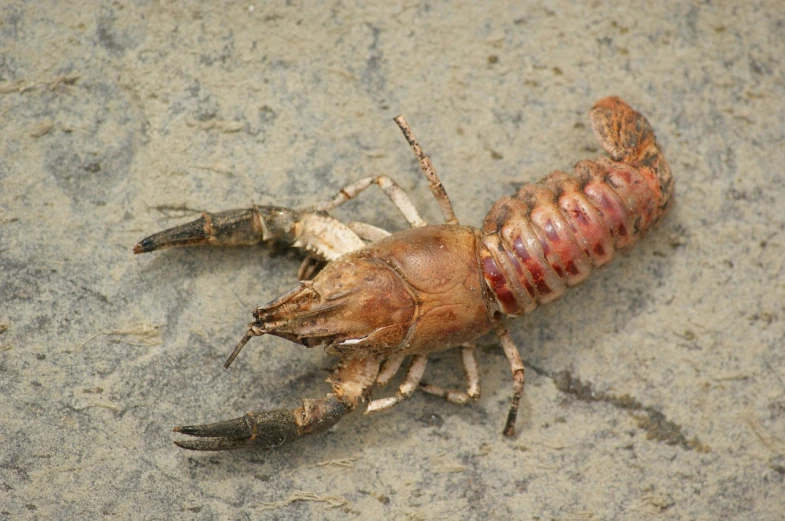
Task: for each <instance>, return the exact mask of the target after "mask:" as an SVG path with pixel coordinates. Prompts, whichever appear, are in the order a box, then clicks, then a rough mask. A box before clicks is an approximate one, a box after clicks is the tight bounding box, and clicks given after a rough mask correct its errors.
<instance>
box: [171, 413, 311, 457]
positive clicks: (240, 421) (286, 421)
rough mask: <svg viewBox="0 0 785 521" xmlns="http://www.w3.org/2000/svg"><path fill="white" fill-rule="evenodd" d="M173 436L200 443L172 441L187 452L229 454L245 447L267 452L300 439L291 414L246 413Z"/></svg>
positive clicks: (178, 428) (190, 428)
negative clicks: (205, 451)
mask: <svg viewBox="0 0 785 521" xmlns="http://www.w3.org/2000/svg"><path fill="white" fill-rule="evenodd" d="M173 431H174V432H179V433H181V434H185V435H187V436H194V437H196V438H210V439H202V440H175V442H174V443H175V445H177V446H178V447H182V448H184V449H189V450H231V449H240V448H243V447H248V446H255V447H259V448H264V449H270V448H273V447H277V446H279V445H283V444H284V443H288V442H290V441H293V440H294V439H296V438H299V437H300V435H301V434H300V433H299V432H298V427H297V424H296V423H295V417H294V415H293V414H292V412H291V411H287V410H275V411H267V412H249V413H247V414H246V415H245V416H243V417H241V418H234V419H232V420H226V421H221V422H216V423H208V424H204V425H187V426H183V427H175V428H174V429H173Z"/></svg>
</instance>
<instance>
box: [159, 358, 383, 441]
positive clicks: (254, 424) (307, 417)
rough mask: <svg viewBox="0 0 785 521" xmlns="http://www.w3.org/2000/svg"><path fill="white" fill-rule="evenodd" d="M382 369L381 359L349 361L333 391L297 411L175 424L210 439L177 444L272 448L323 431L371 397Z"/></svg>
mask: <svg viewBox="0 0 785 521" xmlns="http://www.w3.org/2000/svg"><path fill="white" fill-rule="evenodd" d="M378 371H379V362H378V361H377V360H376V359H374V358H366V359H362V360H353V361H350V362H346V363H345V364H343V365H341V366H339V367H338V368H337V369H336V370H335V372H334V373H333V375H332V376H331V377H330V378H329V379H328V381H329V382H330V383H331V384H332V386H333V391H332V392H331V393H329V394H327V396H325V397H324V398H322V399H319V400H303V405H302V407H300V408H298V409H295V410H293V411H289V410H285V409H279V410H275V411H265V412H249V413H247V414H246V415H245V416H243V417H241V418H236V419H233V420H227V421H222V422H218V423H211V424H206V425H189V426H185V427H175V428H174V432H179V433H182V434H186V435H188V436H194V437H197V438H206V439H200V440H182V441H179V440H178V441H175V444H176V445H178V446H179V447H182V448H184V449H190V450H227V449H239V448H243V447H258V448H265V449H270V448H273V447H277V446H279V445H283V444H284V443H290V442H292V441H294V440H296V439H297V438H300V437H301V436H305V435H306V434H313V433H317V432H322V431H324V430H327V429H328V428H330V427H332V426H333V425H335V424H336V423H337V422H338V420H340V419H341V418H342V417H343V416H345V415H346V414H347V413H349V412H351V411H352V410H354V409H355V408H356V407H357V405H358V404H359V403H360V402H363V401H365V400H366V399H367V398H368V394H369V393H370V390H371V388H372V387H373V385H374V383H375V382H376V374H377V373H378Z"/></svg>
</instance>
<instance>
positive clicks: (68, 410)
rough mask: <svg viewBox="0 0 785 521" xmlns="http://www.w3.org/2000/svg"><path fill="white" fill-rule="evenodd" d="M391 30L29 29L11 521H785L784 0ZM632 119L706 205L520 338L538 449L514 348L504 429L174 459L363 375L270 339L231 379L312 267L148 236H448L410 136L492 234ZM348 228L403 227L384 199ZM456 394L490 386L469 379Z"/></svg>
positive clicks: (130, 21)
mask: <svg viewBox="0 0 785 521" xmlns="http://www.w3.org/2000/svg"><path fill="white" fill-rule="evenodd" d="M387 3H388V2H358V3H356V4H355V3H352V2H332V3H324V4H321V5H318V6H317V5H315V4H316V3H307V2H290V3H287V4H284V3H282V2H271V3H269V5H262V4H261V3H259V4H257V3H253V2H251V3H249V2H208V1H205V2H112V3H107V2H85V3H84V6H83V7H80V8H79V9H76V8H74V7H72V6H67V5H65V3H63V2H54V1H36V2H33V1H29V2H19V1H14V0H8V1H5V2H3V3H2V5H0V330H3V329H4V331H3V332H2V333H0V396H2V400H0V518H2V519H99V518H101V519H171V518H180V519H200V520H211V519H215V520H217V519H306V518H325V519H347V518H348V519H385V518H386V519H470V520H475V519H476V520H485V519H532V520H536V519H539V520H550V519H560V520H568V519H569V520H578V519H586V520H592V519H597V520H599V519H649V518H651V519H695V520H715V519H754V520H759V521H766V520H775V519H782V512H783V511H785V484H783V480H784V479H785V349H784V348H783V343H785V308H784V307H783V302H785V282H783V281H784V280H785V233H784V232H783V228H784V226H785V211H783V209H782V203H781V201H782V200H783V198H785V183H783V164H784V163H785V146H784V145H785V143H783V136H785V72H784V71H785V38H783V37H782V34H783V31H785V11H783V9H782V8H781V7H782V6H781V4H780V3H779V2H777V1H775V0H771V1H768V2H766V1H763V2H753V3H746V5H747V6H746V7H742V6H741V5H738V4H739V3H735V2H711V3H700V4H697V3H695V4H694V5H689V4H692V3H688V2H678V1H673V0H671V1H665V2H648V3H638V2H623V3H624V4H627V5H625V6H619V5H613V4H618V3H614V2H588V3H584V2H568V1H566V0H559V1H557V2H547V3H545V2H542V3H540V2H515V3H514V4H515V5H509V6H504V5H503V4H505V2H499V3H498V4H499V5H484V6H475V5H472V4H471V3H468V2H461V3H450V5H449V6H446V5H442V4H441V3H434V2H423V3H417V2H413V3H408V4H406V5H405V6H403V7H389V6H386V4H387ZM312 4H314V5H312ZM511 4H512V3H511ZM580 4H586V5H580ZM611 94H617V95H620V96H622V97H624V98H625V99H627V100H628V101H629V102H630V103H631V104H632V105H633V106H634V107H636V108H638V109H639V110H640V111H641V112H643V113H644V114H646V116H647V117H648V118H649V119H650V121H651V122H652V124H653V126H654V128H655V129H656V131H657V133H658V136H659V139H660V141H661V142H662V144H663V146H664V148H665V150H666V154H667V157H668V158H669V160H670V162H671V165H672V168H673V172H674V176H675V177H676V179H677V195H676V197H677V202H676V205H675V207H674V209H673V211H672V213H671V214H670V215H669V216H668V218H667V219H666V220H665V221H664V223H663V224H662V226H660V227H659V228H658V229H657V230H655V231H654V232H653V233H651V234H650V236H649V237H647V238H646V240H645V241H644V242H642V243H641V244H640V245H639V247H637V248H636V249H635V250H634V251H633V252H632V253H630V254H629V255H626V256H625V257H624V258H620V259H617V260H616V261H614V263H613V264H612V265H611V266H610V267H609V268H608V269H604V270H602V271H601V272H600V273H598V274H596V275H595V276H594V277H593V278H592V279H590V280H589V281H588V282H587V283H586V284H584V285H583V286H582V287H580V288H578V289H576V290H574V291H572V292H571V294H570V295H568V296H567V297H565V299H564V300H562V301H561V302H558V303H555V304H552V305H550V306H548V307H545V308H542V309H540V310H537V311H536V312H535V313H534V314H532V315H531V316H529V317H526V318H525V319H521V320H518V321H517V322H514V323H513V324H512V325H511V328H512V329H511V331H512V335H513V338H514V339H515V340H516V342H518V343H519V345H520V347H521V350H522V353H523V356H524V360H525V361H526V363H527V364H528V368H529V370H528V372H527V386H526V394H525V397H524V402H523V408H522V411H521V418H520V420H519V423H518V429H519V433H518V435H517V437H516V438H514V439H512V440H509V439H503V438H502V436H501V429H502V426H503V423H504V419H505V414H506V409H507V406H508V400H509V396H510V390H511V380H510V377H509V369H508V366H507V363H506V361H505V359H504V356H503V354H502V352H501V350H500V349H499V348H498V346H497V345H496V343H495V341H494V339H493V338H490V337H489V338H485V339H483V341H482V342H481V344H482V348H481V349H480V365H481V376H482V378H483V395H482V398H481V399H480V401H479V402H478V403H476V404H472V405H469V406H466V407H459V406H456V405H451V404H445V403H443V402H442V401H440V400H438V399H436V398H433V397H430V396H425V395H423V394H420V393H418V394H416V395H415V396H414V397H413V398H412V399H410V400H409V401H407V402H406V403H403V404H401V405H400V406H398V407H397V408H396V409H395V410H393V411H391V412H390V413H388V414H384V415H379V416H376V417H364V416H362V415H361V414H354V415H352V416H351V417H349V418H347V419H346V420H344V421H343V422H341V423H340V424H339V425H338V426H337V427H336V429H335V430H333V431H332V432H329V433H327V434H324V435H321V436H314V437H311V438H310V439H305V440H301V442H299V443H297V444H295V445H292V446H289V447H283V448H281V449H280V450H275V451H268V452H262V451H244V452H234V453H213V454H197V453H190V452H186V451H182V450H180V449H178V448H176V447H175V446H174V445H173V444H172V439H173V434H171V432H170V431H171V428H172V426H174V425H178V424H184V423H185V424H188V423H196V422H202V421H212V420H217V419H225V418H231V417H236V416H239V415H240V414H242V413H243V412H245V411H246V410H263V409H269V408H278V407H295V406H296V405H297V404H298V401H299V399H300V398H302V397H309V396H320V395H322V393H324V392H325V391H326V389H327V387H326V385H325V384H323V383H322V380H323V379H324V377H325V376H326V371H327V370H328V369H329V368H330V366H331V365H332V363H333V360H331V359H330V358H329V357H327V356H326V355H325V354H323V353H320V352H316V351H307V350H305V349H303V348H298V347H297V346H294V345H292V344H288V343H286V342H285V341H282V340H279V339H272V338H263V339H255V340H254V341H253V342H252V343H251V344H250V345H249V346H248V347H247V348H246V350H245V351H244V352H243V354H242V355H241V357H240V358H239V359H238V361H237V362H236V363H235V365H234V366H233V367H232V368H231V370H229V371H225V370H224V369H223V368H222V367H221V364H222V363H223V361H224V359H225V357H226V356H227V354H228V353H229V352H230V351H231V349H232V347H233V346H234V344H235V342H236V341H237V340H238V339H239V337H240V336H241V335H242V333H243V331H244V326H245V324H246V323H247V322H248V321H249V320H250V319H251V316H250V312H251V310H252V308H253V307H254V306H255V305H258V304H261V303H264V302H266V301H268V300H270V299H272V298H274V297H276V296H278V295H279V294H280V293H282V292H283V291H285V290H287V289H288V288H289V287H290V286H291V285H292V284H293V283H294V281H295V271H296V268H297V266H298V262H299V259H298V257H297V255H296V254H293V253H283V252H281V251H278V250H275V249H269V248H236V249H231V250H217V249H216V250H210V249H201V250H198V249H197V250H191V251H186V250H180V251H170V252H164V253H159V254H153V255H143V256H136V257H135V256H133V255H132V254H131V247H132V246H133V245H134V244H135V242H136V241H138V240H139V239H140V238H142V237H143V236H145V235H147V234H149V233H151V232H154V231H158V230H161V229H163V228H166V227H170V226H172V225H175V224H179V223H181V222H184V221H187V220H189V219H192V218H195V216H196V215H197V212H198V211H201V210H203V209H211V210H222V209H230V208H237V207H244V206H248V205H250V204H251V203H257V204H277V205H284V206H292V207H297V206H300V205H306V204H310V203H315V202H318V201H320V200H322V199H324V198H326V197H328V196H330V195H332V194H334V193H335V192H336V191H337V190H338V189H339V188H340V187H342V186H344V185H346V184H348V183H349V182H351V181H353V180H355V179H358V178H360V177H362V176H366V175H371V174H377V173H387V174H389V175H392V176H393V177H395V178H396V179H397V180H399V182H400V183H401V184H402V185H403V186H404V187H405V188H406V189H407V190H409V191H410V193H411V194H412V197H413V198H414V200H415V202H416V203H417V205H418V206H419V207H420V208H421V209H422V212H423V214H424V216H425V217H426V218H427V219H428V220H430V221H431V222H438V221H439V217H440V216H439V213H438V209H437V207H436V205H435V204H434V202H433V201H432V198H431V196H430V194H429V192H428V190H427V184H426V183H425V182H424V180H423V179H422V178H421V175H420V173H419V171H418V168H417V166H416V164H415V162H414V159H413V157H412V156H411V153H410V151H409V149H408V148H407V146H406V144H405V142H404V140H403V138H402V137H401V135H400V134H399V131H398V129H397V128H396V126H395V125H394V124H393V123H392V121H391V118H392V117H393V116H394V115H396V114H398V113H401V112H402V113H404V114H406V116H407V118H408V120H409V122H410V123H411V124H412V126H413V128H414V131H415V133H416V134H417V136H418V138H419V139H420V141H421V143H422V144H423V147H424V148H425V150H426V152H427V153H429V154H430V155H431V157H432V159H433V162H434V164H435V166H436V169H437V171H438V172H439V173H440V175H441V177H442V179H443V181H444V183H445V185H446V187H447V190H448V192H449V193H450V195H451V197H452V199H453V201H454V204H455V207H456V211H457V214H458V217H459V218H460V219H461V220H462V222H464V223H467V224H475V225H477V224H479V223H480V222H481V219H482V217H483V215H484V213H485V212H486V211H487V210H488V209H489V208H490V206H491V204H492V203H493V201H494V200H495V199H497V198H498V197H500V196H502V195H506V194H509V193H511V192H512V191H513V190H514V189H515V188H516V187H517V186H519V185H520V184H522V183H524V182H528V181H532V180H535V179H538V178H540V177H541V176H543V175H545V174H547V173H548V172H549V171H551V170H554V169H568V168H570V166H571V165H572V164H573V163H574V162H576V161H577V160H579V159H583V158H586V157H594V156H595V155H597V154H598V153H599V152H598V150H597V146H596V144H595V142H594V140H593V138H592V136H591V133H590V129H589V126H588V124H587V119H586V112H587V110H588V109H589V108H590V107H591V105H592V103H593V102H594V101H595V100H596V99H598V98H600V97H603V96H606V95H611ZM777 201H780V203H777ZM338 215H339V216H341V217H342V218H345V219H362V220H368V221H371V222H374V223H377V224H380V225H382V226H385V227H389V228H391V229H401V228H403V227H404V222H403V221H402V220H401V219H400V217H399V216H398V215H397V213H396V211H395V210H394V208H392V206H391V205H390V204H389V202H387V201H385V200H384V198H383V197H381V196H380V195H379V194H378V193H377V192H375V191H373V190H372V191H370V192H369V193H368V194H366V195H363V196H362V197H361V198H360V199H359V200H357V201H355V202H352V203H350V204H348V205H346V207H345V208H342V209H341V210H340V211H339V212H338ZM426 378H427V379H428V380H429V381H432V382H440V383H442V382H443V383H445V384H446V385H459V384H460V382H461V371H460V369H459V368H458V365H457V357H456V356H455V354H454V353H452V352H448V353H444V354H442V355H439V356H437V357H435V359H434V360H433V362H432V363H431V365H430V366H429V369H428V372H427V374H426ZM387 392H391V391H389V390H388V391H387Z"/></svg>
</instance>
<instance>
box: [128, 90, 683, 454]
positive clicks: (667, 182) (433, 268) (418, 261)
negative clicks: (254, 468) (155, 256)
mask: <svg viewBox="0 0 785 521" xmlns="http://www.w3.org/2000/svg"><path fill="white" fill-rule="evenodd" d="M590 118H591V123H592V127H593V129H594V133H595V135H596V136H597V139H598V140H599V142H600V144H601V145H602V147H603V148H604V149H605V151H606V152H607V153H608V155H609V156H610V157H601V158H599V159H596V160H583V161H580V162H579V163H577V164H576V165H575V167H574V169H573V172H572V174H571V175H570V174H567V173H565V172H560V171H557V172H553V173H551V174H550V175H548V176H547V177H545V178H544V179H543V180H542V181H540V182H539V183H536V184H527V185H525V186H523V187H522V188H521V189H520V190H519V191H518V192H517V193H516V194H515V195H513V196H512V197H504V198H502V199H500V200H499V201H498V202H496V204H495V205H494V206H493V208H491V210H490V212H489V213H488V215H487V216H486V218H485V221H484V222H483V225H482V228H475V227H472V226H466V225H461V224H458V220H457V219H456V217H455V213H454V212H453V209H452V205H451V203H450V199H449V198H448V196H447V193H446V191H445V189H444V187H443V185H442V183H441V181H440V180H439V178H438V177H437V175H436V173H435V171H434V169H433V166H432V164H431V162H430V160H429V159H428V157H427V156H426V155H425V154H424V153H423V151H422V149H421V148H420V146H419V145H418V143H417V141H416V139H415V138H414V135H413V134H412V132H411V130H410V128H409V126H408V124H407V123H406V121H405V120H404V119H403V117H402V116H398V117H397V118H395V121H396V123H397V124H398V125H399V127H400V128H401V130H402V131H403V134H404V136H405V138H406V140H407V141H408V143H409V146H410V147H411V148H412V150H413V151H414V153H415V155H416V157H417V159H418V161H419V164H420V167H421V169H422V171H423V173H424V174H425V176H426V178H427V179H428V182H429V187H430V189H431V191H432V192H433V194H434V196H435V198H436V200H437V202H438V204H439V207H440V209H441V211H442V214H443V215H444V219H445V224H440V225H427V224H426V223H425V221H423V219H422V218H421V217H420V215H419V213H418V212H417V209H416V208H415V206H414V204H413V203H412V201H411V200H410V199H409V197H408V196H407V194H406V193H405V192H404V190H403V189H402V188H401V187H400V186H399V185H398V184H396V183H395V182H394V181H393V180H392V179H390V178H388V177H387V176H384V175H380V176H375V177H366V178H364V179H360V180H359V181H357V182H355V183H353V184H351V185H349V186H347V187H345V188H343V189H342V190H341V191H340V192H339V193H338V194H337V195H336V196H335V197H333V198H332V199H330V200H328V201H326V202H324V203H322V204H318V205H316V206H313V207H310V208H305V209H302V210H294V209H289V208H279V207H273V206H254V207H252V208H250V209H243V210H231V211H227V212H220V213H204V214H202V217H201V218H200V219H198V220H196V221H193V222H191V223H188V224H184V225H181V226H177V227H175V228H172V229H169V230H166V231H163V232H160V233H157V234H154V235H152V236H150V237H147V238H146V239H143V240H142V241H141V242H139V243H138V244H137V245H136V246H135V247H134V253H145V252H151V251H154V250H159V249H163V248H169V247H174V246H192V245H211V246H234V245H249V244H256V243H262V242H268V241H281V242H284V243H286V244H289V245H291V246H293V247H296V248H303V249H305V250H306V252H307V256H306V259H305V261H304V262H303V264H302V265H301V267H300V270H299V273H298V278H299V280H300V282H299V283H298V284H297V285H296V286H295V287H294V288H293V289H291V290H290V291H288V292H287V293H285V294H284V295H282V296H281V297H278V298H276V299H275V300H273V301H271V302H269V303H267V304H265V305H263V306H261V307H259V308H257V309H256V310H254V312H253V319H254V320H253V322H251V323H250V324H249V326H248V330H247V332H246V333H245V335H244V336H243V338H242V339H241V340H240V342H239V344H238V345H237V347H236V348H235V349H234V351H233V352H232V354H231V356H230V357H229V359H228V360H227V361H226V363H225V364H224V365H225V366H226V367H229V365H230V364H231V363H232V361H233V360H234V359H235V357H236V356H237V355H238V354H239V352H240V350H241V349H242V348H243V346H245V344H246V343H247V342H248V341H249V340H250V339H251V338H252V337H254V336H261V335H276V336H279V337H282V338H285V339H287V340H290V341H292V342H295V343H298V344H302V345H304V346H306V347H322V348H324V349H325V350H326V352H327V353H329V354H332V355H335V356H337V357H339V362H338V364H337V366H336V368H335V370H334V371H333V373H332V375H331V376H330V377H329V378H328V382H329V383H330V384H331V386H332V392H330V393H328V394H327V395H326V396H325V397H324V398H320V399H305V400H303V403H302V406H301V407H299V408H297V409H295V410H284V409H282V410H274V411H265V412H249V413H247V414H245V415H244V416H242V417H240V418H237V419H233V420H227V421H221V422H217V423H212V424H207V425H196V426H184V427H176V428H175V429H174V430H175V432H179V433H182V434H185V435H188V436H193V437H196V438H199V439H189V440H178V441H175V443H176V444H177V445H179V446H180V447H183V448H186V449H192V450H224V449H235V448H240V447H248V446H256V447H262V448H271V447H276V446H278V445H282V444H284V443H289V442H291V441H294V440H296V439H297V438H300V437H301V436H304V435H306V434H312V433H316V432H320V431H324V430H326V429H328V428H330V427H331V426H333V425H334V424H335V423H336V422H338V421H339V420H340V419H341V418H342V417H343V416H344V415H346V414H347V413H349V412H351V411H352V410H354V409H355V408H357V406H358V405H359V404H361V403H363V402H369V403H368V406H367V408H366V413H372V412H378V411H382V410H385V409H389V408H390V407H393V406H394V405H396V404H397V403H399V402H400V401H402V400H404V399H406V398H408V397H410V396H411V395H412V394H413V393H414V391H415V390H416V389H418V388H419V389H421V390H422V391H425V392H427V393H430V394H434V395H437V396H441V397H443V398H445V399H446V400H448V401H450V402H454V403H459V404H464V403H467V402H469V401H471V400H476V399H477V398H478V397H479V395H480V381H479V380H480V379H479V374H478V369H477V361H476V358H475V352H474V347H475V346H474V341H475V340H476V339H477V338H478V337H480V336H482V335H484V334H486V333H488V332H489V331H493V332H495V334H496V335H497V336H498V338H499V341H500V343H501V346H502V348H503V350H504V354H505V355H506V357H507V359H508V361H509V363H510V369H511V371H512V378H513V393H512V403H511V405H510V410H509V414H508V416H507V421H506V425H505V427H504V431H503V432H504V434H505V435H507V436H512V435H513V434H514V432H515V420H516V416H517V411H518V403H519V401H520V398H521V396H522V394H523V387H524V365H523V361H522V360H521V356H520V354H519V352H518V349H517V348H516V346H515V345H514V343H513V341H512V340H511V338H510V335H509V333H508V332H507V329H506V328H505V326H504V319H505V317H515V316H520V315H523V314H526V313H529V312H531V311H532V310H533V309H534V308H535V307H537V305H539V304H544V303H547V302H551V301H553V300H554V299H556V298H558V297H560V296H561V295H562V294H563V293H564V292H565V290H566V289H567V288H568V287H570V286H575V285H576V284H578V283H580V282H581V281H583V280H584V279H585V278H586V277H588V276H589V274H590V273H591V272H592V270H593V269H594V268H596V267H599V266H602V265H604V264H606V263H607V262H608V261H610V260H611V259H612V258H613V256H614V253H615V252H617V251H620V250H626V249H628V248H630V247H632V246H633V245H634V244H635V243H636V242H637V241H638V239H639V238H641V237H643V236H644V235H645V234H646V232H647V231H648V230H649V229H650V228H651V227H652V226H653V225H654V224H656V223H657V222H658V221H659V220H660V218H661V217H662V216H663V215H664V213H665V210H666V209H667V207H668V204H669V202H670V200H671V196H672V194H673V178H672V177H671V173H670V168H669V167H668V164H667V162H666V161H665V158H664V157H663V154H662V151H661V149H660V147H659V145H658V144H657V142H656V139H655V136H654V132H653V130H652V128H651V126H650V125H649V122H648V121H647V120H646V118H645V117H644V116H642V115H641V114H639V113H638V112H636V111H635V110H633V109H632V108H630V106H629V105H627V104H626V103H625V102H624V101H622V100H621V99H619V98H605V99H603V100H600V101H599V102H597V103H596V104H595V105H594V107H593V108H592V109H591V112H590ZM371 185H377V186H378V187H379V188H380V189H381V190H382V191H383V192H384V193H385V194H386V195H387V196H388V197H389V198H390V200H391V201H392V202H393V203H394V204H395V206H396V207H397V208H398V210H400V212H401V214H403V216H404V218H405V219H406V220H407V221H408V223H409V224H410V225H411V228H410V229H409V230H406V231H401V232H397V233H393V234H390V233H389V232H387V231H386V230H383V229H381V228H378V227H376V226H373V225H371V224H368V223H364V222H349V223H344V222H341V221H339V220H338V219H336V218H334V217H332V216H331V215H330V211H331V210H333V209H334V208H336V207H337V206H339V205H341V204H343V203H345V202H346V201H348V200H350V199H352V198H354V197H356V196H357V195H358V194H359V193H360V192H362V191H363V190H365V189H366V188H368V187H370V186H371ZM325 262H326V265H324V267H323V269H321V271H318V269H319V268H320V267H321V265H322V264H323V263H325ZM453 347H460V349H461V356H462V361H463V365H464V369H465V373H466V380H467V383H466V388H465V389H464V390H459V389H445V388H442V387H439V386H436V385H425V384H421V379H422V376H423V373H424V372H425V368H426V365H427V362H428V355H429V354H430V353H434V352H437V351H442V350H445V349H450V348H453ZM406 358H410V359H411V360H410V362H409V365H408V369H407V371H406V375H405V377H404V379H403V382H402V383H401V384H400V386H399V387H398V390H397V392H396V393H395V394H394V395H393V396H388V397H383V398H375V399H372V400H371V393H372V391H373V390H374V389H375V388H377V387H383V386H384V385H385V384H387V383H388V382H389V381H390V380H391V379H392V378H393V376H394V375H395V374H396V373H397V371H398V370H399V369H400V367H401V365H402V364H403V362H404V360H405V359H406Z"/></svg>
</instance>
